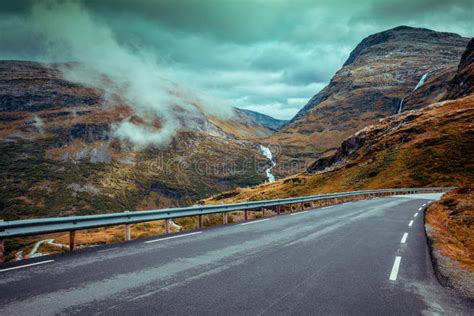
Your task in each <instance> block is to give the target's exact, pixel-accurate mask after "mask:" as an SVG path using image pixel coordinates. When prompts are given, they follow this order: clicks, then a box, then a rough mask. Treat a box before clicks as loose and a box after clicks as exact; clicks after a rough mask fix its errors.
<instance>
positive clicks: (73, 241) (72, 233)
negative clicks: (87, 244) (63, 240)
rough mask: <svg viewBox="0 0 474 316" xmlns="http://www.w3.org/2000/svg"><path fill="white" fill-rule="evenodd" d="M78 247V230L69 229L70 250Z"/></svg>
mask: <svg viewBox="0 0 474 316" xmlns="http://www.w3.org/2000/svg"><path fill="white" fill-rule="evenodd" d="M74 249H76V231H75V230H71V231H69V251H74Z"/></svg>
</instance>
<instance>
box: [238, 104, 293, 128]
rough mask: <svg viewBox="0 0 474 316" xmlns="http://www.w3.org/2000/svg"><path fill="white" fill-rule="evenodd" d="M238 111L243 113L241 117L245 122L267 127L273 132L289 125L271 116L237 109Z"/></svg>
mask: <svg viewBox="0 0 474 316" xmlns="http://www.w3.org/2000/svg"><path fill="white" fill-rule="evenodd" d="M237 111H238V112H240V113H241V114H240V115H241V116H242V117H243V118H245V121H248V122H249V123H251V124H253V125H259V126H263V127H266V128H268V129H270V130H273V131H276V130H278V129H279V128H280V127H282V126H283V125H285V124H286V123H287V121H285V120H277V119H275V118H273V117H271V116H268V115H265V114H262V113H258V112H255V111H251V110H246V109H237Z"/></svg>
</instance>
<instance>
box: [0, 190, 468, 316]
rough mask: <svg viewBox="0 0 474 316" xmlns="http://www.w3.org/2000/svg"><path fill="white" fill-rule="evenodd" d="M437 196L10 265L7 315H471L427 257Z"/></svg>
mask: <svg viewBox="0 0 474 316" xmlns="http://www.w3.org/2000/svg"><path fill="white" fill-rule="evenodd" d="M438 197H439V195H437V194H425V195H421V194H419V195H412V196H399V197H397V196H392V197H386V198H377V199H372V200H366V201H358V202H352V203H346V204H342V205H337V206H332V207H328V208H324V209H315V210H310V211H308V212H304V213H294V214H293V215H281V216H275V217H269V218H265V219H264V220H257V221H254V222H251V223H250V222H247V223H248V224H245V225H242V224H230V225H226V226H218V227H214V228H210V229H205V230H202V231H192V232H189V231H188V232H185V233H182V234H178V235H168V236H166V237H159V238H149V239H140V240H135V241H132V242H128V243H121V244H115V245H110V246H104V247H94V248H90V249H85V250H80V251H77V252H74V253H71V254H61V255H56V256H47V257H42V258H37V259H35V260H31V261H23V262H20V263H15V264H9V265H3V266H0V315H43V314H44V315H49V314H58V313H65V314H81V315H89V314H97V313H100V314H106V315H117V314H119V315H120V314H129V315H156V314H180V315H181V314H206V315H233V314H243V315H260V314H265V315H275V314H280V315H282V314H285V315H287V314H298V315H302V314H303V315H305V314H311V315H315V314H420V313H423V312H426V313H438V312H439V313H446V314H469V312H472V311H473V310H474V302H472V301H469V300H467V299H465V298H462V297H459V296H457V295H456V293H455V292H453V291H452V290H450V289H447V288H444V287H442V286H440V285H439V283H438V281H437V280H436V277H435V275H434V272H433V268H432V265H431V262H430V257H429V253H428V248H427V244H426V237H425V233H424V228H423V210H421V211H420V210H419V208H420V207H423V204H426V203H427V202H429V201H432V200H434V199H436V198H438ZM415 213H417V214H418V215H417V216H414V215H415ZM410 221H413V223H412V224H411V226H409V223H410ZM190 233H192V234H190ZM405 233H407V235H405ZM404 235H405V236H404ZM178 236H179V237H178ZM169 237H175V238H169ZM397 262H398V264H397ZM31 263H41V264H38V265H35V266H25V265H28V264H31ZM12 268H13V269H12Z"/></svg>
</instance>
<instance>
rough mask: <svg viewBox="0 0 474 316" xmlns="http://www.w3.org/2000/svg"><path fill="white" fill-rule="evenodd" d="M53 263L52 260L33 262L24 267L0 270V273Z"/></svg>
mask: <svg viewBox="0 0 474 316" xmlns="http://www.w3.org/2000/svg"><path fill="white" fill-rule="evenodd" d="M53 261H54V260H46V261H41V262H35V263H30V264H25V265H22V266H18V267H12V268H6V269H0V272H6V271H10V270H16V269H22V268H27V267H32V266H37V265H40V264H45V263H50V262H53Z"/></svg>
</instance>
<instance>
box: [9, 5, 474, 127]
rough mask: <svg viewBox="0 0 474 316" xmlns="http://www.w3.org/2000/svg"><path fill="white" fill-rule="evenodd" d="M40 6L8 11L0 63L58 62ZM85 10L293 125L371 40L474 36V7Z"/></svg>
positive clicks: (182, 75) (191, 75)
mask: <svg viewBox="0 0 474 316" xmlns="http://www.w3.org/2000/svg"><path fill="white" fill-rule="evenodd" d="M37 2H38V1H33V0H31V1H27V0H23V1H21V0H20V1H9V2H7V3H4V4H3V3H2V7H1V8H0V43H2V46H1V49H0V58H8V59H12V58H14V59H18V58H20V59H37V60H48V59H49V60H51V59H52V58H53V57H51V51H50V49H49V47H48V45H47V42H46V41H45V40H44V39H43V38H41V37H40V36H39V35H37V34H36V31H37V30H35V29H34V28H33V27H32V26H31V25H30V24H29V23H28V14H29V13H28V12H29V10H30V8H31V6H32V4H33V3H37ZM59 2H61V1H59ZM62 2H64V1H62ZM80 2H81V3H82V4H83V6H84V7H85V8H86V10H87V11H88V12H89V13H90V14H91V15H92V16H94V17H95V19H97V20H98V21H99V22H100V23H102V24H104V25H107V27H109V28H110V30H111V32H112V33H113V35H114V37H115V38H116V39H117V41H118V42H119V43H120V44H121V45H125V46H127V47H129V48H130V49H131V50H136V51H141V50H146V52H147V53H150V54H152V55H153V56H154V58H156V60H157V61H158V62H159V63H160V64H161V65H162V69H163V71H164V72H165V74H164V75H166V73H172V74H173V78H178V80H181V81H182V82H184V83H188V84H191V85H192V86H194V87H195V88H197V89H200V90H203V91H204V92H206V93H209V94H212V95H214V96H216V97H218V98H221V99H223V100H226V101H228V103H230V104H233V105H237V106H242V107H248V108H252V109H256V110H261V111H264V112H266V113H267V114H273V115H276V116H279V117H286V118H289V117H290V116H291V115H292V114H294V113H296V111H297V110H298V108H299V107H301V106H303V105H304V103H305V101H306V100H307V99H308V98H310V97H311V96H312V95H313V94H315V93H316V92H318V90H319V89H321V88H322V87H324V84H325V83H327V82H328V81H329V80H330V78H331V76H332V75H333V74H334V72H335V71H337V69H338V68H340V67H341V65H342V64H343V63H344V61H345V59H346V58H347V57H348V55H349V53H350V51H351V50H352V49H353V48H354V47H355V45H357V43H359V42H360V41H361V40H362V39H363V38H364V37H366V36H368V35H370V34H372V33H375V32H380V31H383V30H386V29H389V28H392V27H395V26H398V25H410V26H419V27H425V28H431V29H435V30H437V31H449V32H456V33H459V34H461V35H464V36H472V35H473V22H472V19H473V2H472V0H467V1H466V0H455V1H445V0H443V1H441V0H398V1H393V0H369V1H358V2H355V1H349V0H344V1H343V0H333V1H331V2H329V1H315V0H300V1H270V0H268V1H265V0H252V1H250V0H203V1H197V0H196V1H194V0H181V1H179V0H172V1H171V0H161V1H152V0H134V1H126V0H101V1H95V0H84V1H80ZM65 20H67V19H65ZM79 31H80V30H78V32H79ZM68 57H69V56H68V55H67V54H63V55H61V54H57V55H55V56H54V58H55V59H64V60H68Z"/></svg>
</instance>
